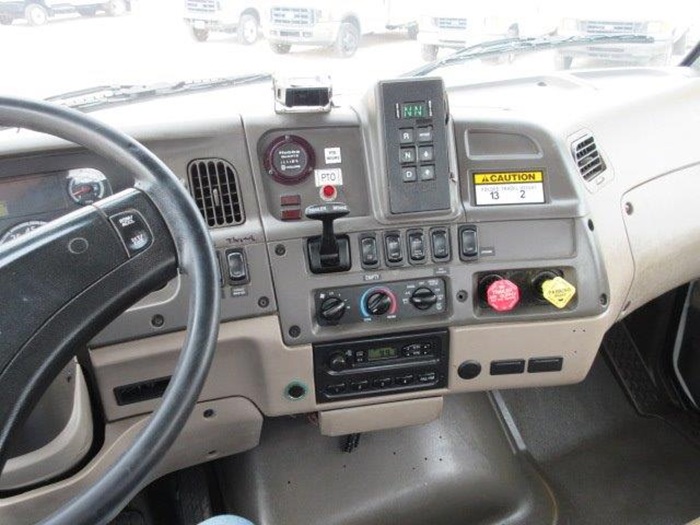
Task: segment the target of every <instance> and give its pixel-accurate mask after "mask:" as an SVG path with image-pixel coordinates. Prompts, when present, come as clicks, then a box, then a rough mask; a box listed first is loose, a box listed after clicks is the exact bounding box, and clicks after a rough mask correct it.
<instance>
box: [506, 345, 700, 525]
mask: <svg viewBox="0 0 700 525" xmlns="http://www.w3.org/2000/svg"><path fill="white" fill-rule="evenodd" d="M501 397H502V399H503V400H504V402H505V406H506V407H507V410H508V411H509V413H510V416H511V417H512V418H513V420H514V422H515V424H516V425H517V428H518V431H519V433H520V434H521V436H522V438H523V440H524V442H525V443H526V445H527V447H528V451H529V452H530V455H531V456H532V458H533V460H534V461H535V462H536V463H537V465H538V467H539V469H540V471H541V472H542V473H543V475H544V476H545V478H546V479H547V480H548V481H549V483H550V486H551V487H552V489H553V490H554V493H555V496H556V498H557V500H558V501H559V504H560V510H561V514H560V516H561V523H564V524H572V525H579V524H581V525H588V524H595V525H599V524H608V523H610V524H613V523H614V524H620V525H624V524H635V525H644V524H649V525H652V524H653V525H658V524H679V525H680V524H685V523H687V522H688V521H690V520H691V519H694V518H697V517H698V516H700V449H698V448H697V447H696V446H694V445H693V443H692V442H691V441H689V440H688V439H687V438H686V437H685V436H683V435H681V434H680V433H678V432H677V431H676V430H675V429H674V428H673V427H672V426H671V425H669V424H667V423H666V422H665V421H663V420H661V419H658V418H652V417H642V416H640V415H639V414H637V412H636V411H635V409H634V408H633V407H632V406H631V405H630V403H629V401H628V400H627V398H626V397H625V394H624V392H623V390H622V389H621V388H620V386H619V385H618V383H617V381H616V380H615V378H614V376H613V374H612V373H611V371H610V370H609V369H608V368H607V366H606V364H605V363H604V362H603V360H602V359H601V358H600V357H599V358H598V359H597V360H596V363H595V364H594V366H593V369H592V370H591V373H590V374H589V377H588V378H587V379H586V380H585V381H584V382H583V383H581V384H578V385H572V386H566V387H560V388H544V389H527V390H517V391H515V390H513V391H503V392H501Z"/></svg>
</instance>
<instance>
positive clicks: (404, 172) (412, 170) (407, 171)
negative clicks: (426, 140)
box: [401, 166, 417, 182]
mask: <svg viewBox="0 0 700 525" xmlns="http://www.w3.org/2000/svg"><path fill="white" fill-rule="evenodd" d="M401 180H402V181H404V182H416V180H417V174H416V167H415V166H407V167H405V168H401Z"/></svg>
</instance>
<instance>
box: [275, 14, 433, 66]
mask: <svg viewBox="0 0 700 525" xmlns="http://www.w3.org/2000/svg"><path fill="white" fill-rule="evenodd" d="M418 5H419V4H418V2H417V1H416V0H355V1H352V2H348V1H343V0H271V1H270V7H269V10H268V13H267V17H266V19H265V21H264V23H263V31H264V33H265V37H266V38H267V39H268V40H269V42H270V46H271V47H272V50H273V51H274V52H275V53H278V54H284V53H289V51H290V50H291V48H292V46H293V45H311V46H329V47H331V46H332V47H333V48H334V49H335V52H336V53H337V54H338V55H339V56H341V57H350V56H352V55H354V54H355V51H357V48H358V47H359V45H360V42H361V40H362V35H366V34H369V33H382V32H386V31H391V30H395V29H404V30H406V31H407V33H408V36H409V37H411V38H415V37H416V33H417V30H418V8H417V7H418Z"/></svg>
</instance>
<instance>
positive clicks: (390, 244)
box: [384, 233, 403, 264]
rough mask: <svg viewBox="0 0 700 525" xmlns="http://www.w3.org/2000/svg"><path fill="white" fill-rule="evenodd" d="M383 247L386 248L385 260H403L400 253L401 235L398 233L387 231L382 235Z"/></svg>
mask: <svg viewBox="0 0 700 525" xmlns="http://www.w3.org/2000/svg"><path fill="white" fill-rule="evenodd" d="M384 248H385V249H386V261H387V263H390V264H396V263H400V262H401V261H402V260H403V254H402V253H401V237H400V236H399V234H398V233H388V234H386V236H385V237H384Z"/></svg>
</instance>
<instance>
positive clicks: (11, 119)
mask: <svg viewBox="0 0 700 525" xmlns="http://www.w3.org/2000/svg"><path fill="white" fill-rule="evenodd" d="M0 125H3V126H9V127H21V128H27V129H31V130H34V131H39V132H42V133H49V134H52V135H55V136H57V137H60V138H62V139H65V140H68V141H71V142H74V143H75V144H78V145H80V146H82V147H84V148H86V149H87V150H89V151H91V152H92V153H94V154H97V155H101V156H102V157H104V158H105V159H108V160H110V161H112V162H114V163H115V164H117V165H119V166H120V167H121V168H123V169H124V170H126V171H128V172H129V173H131V174H132V175H133V177H134V179H135V181H136V184H137V187H138V188H139V189H130V190H127V191H124V192H121V193H118V194H117V195H114V196H112V197H108V198H106V199H103V200H101V201H99V202H98V203H96V204H94V205H92V206H86V207H85V208H83V209H81V210H79V211H76V212H74V213H72V214H69V215H66V216H65V217H63V218H61V219H58V220H56V221H53V222H51V223H49V224H48V225H46V226H43V227H41V228H38V229H37V230H35V231H32V232H31V233H28V234H27V235H26V236H24V237H21V238H19V239H16V240H14V241H11V242H9V243H7V244H4V245H2V246H0V294H2V295H0V297H2V301H3V305H2V308H0V399H2V400H3V402H2V403H0V470H1V469H2V465H3V464H4V460H5V459H6V458H5V456H4V453H5V451H6V449H7V444H8V440H9V439H10V434H11V432H12V430H13V429H16V428H17V426H18V425H19V424H20V423H21V422H22V420H23V419H24V418H25V417H26V415H27V414H28V413H29V412H30V411H31V409H32V408H33V406H34V404H35V403H36V401H37V400H38V399H39V397H40V396H41V394H42V392H43V391H44V389H45V388H44V387H45V386H46V385H48V383H49V382H50V380H51V379H52V378H53V377H54V376H55V374H56V373H57V372H58V371H59V370H60V369H61V367H62V365H63V364H65V363H66V362H67V361H68V360H69V359H70V357H71V356H72V355H73V353H74V352H75V350H76V349H77V348H80V346H81V345H84V344H86V343H87V342H88V341H89V340H90V339H91V338H92V337H93V336H94V335H95V334H96V333H97V332H98V331H99V330H100V329H101V328H102V327H104V326H105V325H106V324H108V323H109V322H110V321H111V320H112V319H114V317H116V316H117V315H119V313H121V312H122V311H123V310H124V309H126V308H127V307H128V306H130V305H131V304H133V303H134V302H136V301H137V300H138V299H139V298H141V297H143V296H144V295H146V294H147V293H148V292H149V291H150V290H152V289H154V288H155V287H156V286H158V285H160V284H165V283H166V282H167V281H168V280H170V279H171V278H173V277H174V276H175V275H176V273H177V271H178V270H179V271H180V272H182V273H184V274H187V276H188V278H189V280H190V283H191V285H190V302H189V305H190V309H189V313H188V322H187V327H188V329H187V332H186V335H185V341H184V346H183V349H182V352H181V354H180V359H179V361H178V365H177V366H176V368H175V371H174V372H173V376H172V379H171V380H170V384H169V386H168V388H167V390H166V391H165V394H164V395H163V399H162V401H161V403H160V405H159V407H158V408H157V410H156V411H155V412H154V413H153V415H152V416H151V417H150V418H149V420H148V423H147V424H146V426H145V428H144V429H143V431H142V432H141V433H140V434H139V436H137V437H136V439H135V440H134V442H133V443H132V445H131V446H130V448H129V449H128V450H127V451H126V452H125V453H124V454H123V455H122V456H121V457H120V458H119V459H118V460H117V461H116V462H115V463H114V465H112V466H111V467H110V468H109V469H107V471H106V472H105V473H104V475H103V476H102V478H101V479H100V480H99V481H98V482H96V483H95V484H93V485H92V486H90V487H88V488H86V490H85V492H84V493H83V494H81V495H80V496H78V497H77V498H75V499H73V500H71V501H70V502H66V504H65V505H64V506H63V507H61V508H60V509H59V510H58V511H57V512H55V513H54V514H53V515H51V516H49V517H47V519H46V520H45V523H51V524H52V525H57V524H61V525H63V524H66V525H67V524H70V525H81V524H91V525H93V524H102V523H108V522H109V521H110V520H111V519H112V518H114V516H116V515H117V513H118V512H119V509H120V508H122V507H123V506H124V505H126V503H127V502H128V501H129V499H131V497H133V496H134V495H135V494H136V493H137V492H138V490H139V489H140V488H141V486H142V485H143V483H145V481H146V480H147V479H148V476H149V474H150V472H151V471H152V469H153V468H154V467H155V465H156V464H157V463H158V461H160V459H161V458H162V457H163V455H164V454H165V452H166V451H167V450H168V448H169V446H170V445H171V444H172V442H173V441H174V440H175V438H176V437H177V435H178V433H179V431H180V429H181V428H182V426H183V425H184V424H185V422H186V421H187V418H188V416H189V414H190V413H191V411H192V409H193V407H194V405H195V403H196V401H197V397H198V395H199V392H200V391H201V389H202V386H203V385H204V381H205V379H206V377H207V373H208V370H209V366H210V364H211V361H212V358H213V355H214V350H215V345H216V338H217V334H218V328H219V308H220V289H219V271H218V269H217V263H216V257H215V253H214V249H213V246H212V242H211V237H210V235H209V230H208V228H207V225H206V224H205V223H204V220H203V219H202V217H201V215H200V213H199V210H198V209H197V207H196V206H195V205H194V202H193V201H192V199H191V197H190V196H189V194H188V193H187V191H186V189H185V188H184V186H183V185H182V184H181V183H180V181H179V180H178V179H177V177H175V175H173V173H172V172H171V171H170V170H169V169H168V167H167V166H165V165H164V164H163V163H162V162H161V161H160V160H159V159H158V158H157V157H155V156H154V155H153V154H152V153H151V152H149V151H148V150H147V149H146V148H144V147H143V146H142V145H141V144H139V143H138V142H136V141H135V140H133V139H132V138H130V137H128V136H126V135H124V134H123V133H120V132H119V131H117V130H114V129H112V128H110V127H108V126H106V125H104V124H103V123H102V122H100V121H98V120H96V119H93V118H90V117H88V116H86V115H82V114H80V113H78V112H76V111H73V110H69V109H66V108H61V107H58V106H55V105H51V104H48V103H45V102H38V101H31V100H25V99H18V98H9V97H0ZM127 473H128V474H127ZM0 521H3V522H4V520H3V518H2V517H0Z"/></svg>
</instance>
